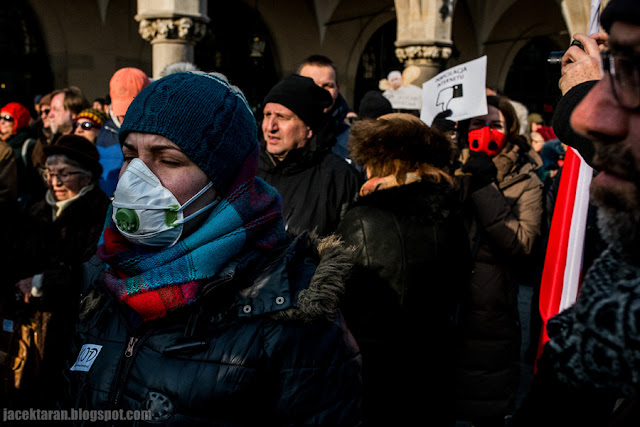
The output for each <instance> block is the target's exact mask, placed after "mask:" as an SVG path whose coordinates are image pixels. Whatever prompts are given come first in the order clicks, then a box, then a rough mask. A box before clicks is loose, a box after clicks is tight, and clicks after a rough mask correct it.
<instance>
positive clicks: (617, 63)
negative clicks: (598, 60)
mask: <svg viewBox="0 0 640 427" xmlns="http://www.w3.org/2000/svg"><path fill="white" fill-rule="evenodd" d="M601 56H602V68H603V70H604V71H606V72H608V73H609V77H610V79H611V87H612V88H613V95H614V96H615V97H616V100H617V101H618V103H619V104H620V105H621V106H622V107H624V108H626V109H628V110H636V109H638V108H639V107H640V55H632V56H625V55H622V54H617V53H615V52H611V51H610V50H605V51H603V52H602V53H601Z"/></svg>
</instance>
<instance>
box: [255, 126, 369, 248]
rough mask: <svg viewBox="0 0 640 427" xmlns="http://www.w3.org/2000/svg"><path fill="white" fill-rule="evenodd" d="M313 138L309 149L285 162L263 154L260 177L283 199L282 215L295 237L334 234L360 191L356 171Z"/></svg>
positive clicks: (301, 151)
mask: <svg viewBox="0 0 640 427" xmlns="http://www.w3.org/2000/svg"><path fill="white" fill-rule="evenodd" d="M317 139H318V138H316V137H314V138H313V139H312V141H313V142H312V143H311V144H310V146H309V147H303V148H296V149H294V150H292V151H290V152H289V154H287V157H286V158H285V159H284V160H282V161H280V162H279V161H277V160H276V159H275V158H273V156H271V155H270V154H269V153H267V152H266V150H265V149H264V147H263V148H262V151H261V153H260V162H259V164H258V176H259V177H260V178H262V179H264V180H265V181H266V182H267V183H268V184H269V185H272V186H274V187H275V188H276V189H277V190H278V192H279V193H280V195H281V196H282V212H283V216H284V220H285V224H286V226H287V229H288V230H289V231H290V232H292V233H300V232H302V231H315V232H316V233H318V235H320V236H327V235H329V234H331V233H333V232H334V231H335V229H336V227H337V226H338V222H340V215H341V213H342V212H343V211H344V210H346V208H347V206H348V205H349V203H351V202H352V201H353V200H354V198H355V196H356V195H357V194H358V190H359V189H360V184H361V177H360V174H359V173H358V172H357V171H356V169H355V168H354V167H353V166H351V165H350V164H349V163H347V162H346V161H345V160H344V159H341V158H340V157H338V156H337V155H335V154H333V153H331V152H330V151H328V150H327V147H322V146H318V148H316V144H317Z"/></svg>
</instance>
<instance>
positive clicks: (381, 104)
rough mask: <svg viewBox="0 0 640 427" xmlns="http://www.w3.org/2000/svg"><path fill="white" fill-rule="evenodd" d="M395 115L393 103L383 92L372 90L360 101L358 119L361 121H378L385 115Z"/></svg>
mask: <svg viewBox="0 0 640 427" xmlns="http://www.w3.org/2000/svg"><path fill="white" fill-rule="evenodd" d="M391 113H393V107H392V106H391V102H389V100H388V99H387V98H385V97H384V96H383V95H382V93H381V92H378V91H377V90H370V91H368V92H367V93H365V94H364V96H363V97H362V100H360V108H358V117H360V118H361V119H377V118H378V117H380V116H384V115H385V114H391Z"/></svg>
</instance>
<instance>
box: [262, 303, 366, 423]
mask: <svg viewBox="0 0 640 427" xmlns="http://www.w3.org/2000/svg"><path fill="white" fill-rule="evenodd" d="M286 336H287V338H284V339H280V340H278V342H277V343H276V345H277V346H278V347H279V350H278V352H277V354H274V353H272V354H271V356H272V360H274V358H275V360H281V362H279V364H278V366H277V373H276V375H277V378H278V382H277V384H278V385H277V390H275V391H274V392H273V393H272V396H273V397H274V398H275V402H273V403H272V404H271V405H269V406H270V408H271V410H272V411H273V419H272V421H273V424H274V425H343V426H355V425H359V424H360V422H361V394H362V379H361V365H362V362H361V357H360V352H359V349H358V346H357V344H356V342H355V340H354V339H353V337H352V336H351V334H350V333H349V330H348V329H347V327H346V325H345V323H344V320H343V318H342V316H341V315H340V313H338V316H337V318H336V320H335V321H334V322H330V321H326V320H325V321H318V322H314V323H313V324H307V325H306V326H300V327H293V328H291V329H288V330H287V332H286ZM267 340H269V339H267ZM278 354H279V355H280V356H278Z"/></svg>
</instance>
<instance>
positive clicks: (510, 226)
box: [471, 175, 542, 255]
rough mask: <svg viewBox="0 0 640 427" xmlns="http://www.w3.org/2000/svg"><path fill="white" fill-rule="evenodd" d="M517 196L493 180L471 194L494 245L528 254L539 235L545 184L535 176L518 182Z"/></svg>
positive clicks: (512, 253)
mask: <svg viewBox="0 0 640 427" xmlns="http://www.w3.org/2000/svg"><path fill="white" fill-rule="evenodd" d="M514 185H517V186H519V187H521V188H522V191H519V192H517V194H516V195H515V196H513V195H510V194H506V193H505V192H503V191H502V190H500V189H499V188H498V186H497V185H496V184H495V183H494V184H491V185H488V186H486V187H484V188H482V189H480V190H478V191H476V192H474V193H472V194H471V198H472V200H473V203H474V204H475V206H476V211H477V217H478V220H479V222H480V224H481V226H482V228H483V229H484V230H485V231H486V233H487V237H488V239H489V241H490V242H491V243H492V245H495V246H496V247H497V248H500V249H502V250H503V251H504V252H506V253H508V254H511V255H518V254H521V255H528V254H529V253H531V251H532V249H533V247H534V243H535V241H536V239H537V238H538V236H539V235H540V223H541V221H542V183H541V182H540V180H539V179H538V178H537V177H536V176H534V175H529V177H528V178H527V179H525V180H524V181H522V182H519V183H516V184H514Z"/></svg>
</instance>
